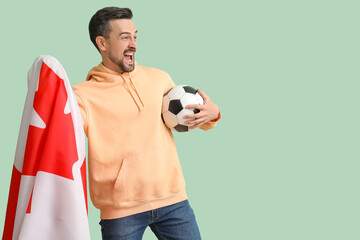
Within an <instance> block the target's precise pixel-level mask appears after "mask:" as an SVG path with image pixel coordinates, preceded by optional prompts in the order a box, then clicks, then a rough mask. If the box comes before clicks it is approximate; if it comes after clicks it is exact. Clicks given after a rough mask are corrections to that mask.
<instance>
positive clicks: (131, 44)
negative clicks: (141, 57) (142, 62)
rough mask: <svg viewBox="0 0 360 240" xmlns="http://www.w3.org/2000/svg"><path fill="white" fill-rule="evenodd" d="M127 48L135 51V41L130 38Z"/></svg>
mask: <svg viewBox="0 0 360 240" xmlns="http://www.w3.org/2000/svg"><path fill="white" fill-rule="evenodd" d="M129 47H130V48H134V49H137V44H136V39H134V38H131V40H130V42H129Z"/></svg>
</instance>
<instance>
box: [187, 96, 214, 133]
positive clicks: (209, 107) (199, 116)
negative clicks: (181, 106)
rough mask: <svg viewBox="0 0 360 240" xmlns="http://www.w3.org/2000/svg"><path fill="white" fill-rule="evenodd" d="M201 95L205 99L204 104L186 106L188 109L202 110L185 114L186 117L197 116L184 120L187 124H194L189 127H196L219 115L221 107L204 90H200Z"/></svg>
mask: <svg viewBox="0 0 360 240" xmlns="http://www.w3.org/2000/svg"><path fill="white" fill-rule="evenodd" d="M198 93H199V94H200V96H201V97H202V98H203V99H204V105H200V104H189V105H187V106H186V108H187V109H199V110H200V112H198V113H196V114H191V115H185V116H184V118H185V119H188V118H195V119H193V120H190V121H186V122H184V123H185V124H189V125H193V124H195V125H194V126H191V127H189V128H190V129H194V128H197V127H200V126H201V125H203V124H205V123H208V122H210V121H211V120H214V119H216V118H217V117H218V116H219V113H220V110H219V108H218V107H217V106H216V105H215V104H214V103H213V102H212V101H211V99H210V98H209V97H208V96H207V95H206V94H205V93H204V92H202V91H200V90H198Z"/></svg>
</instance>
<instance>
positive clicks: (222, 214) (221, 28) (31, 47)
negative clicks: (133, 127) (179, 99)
mask: <svg viewBox="0 0 360 240" xmlns="http://www.w3.org/2000/svg"><path fill="white" fill-rule="evenodd" d="M105 6H119V7H130V8H131V9H132V10H133V12H134V18H133V21H134V22H135V24H136V27H137V29H138V31H139V34H138V51H137V53H136V61H137V62H138V64H140V65H144V66H150V67H156V68H159V69H162V70H165V71H167V72H168V73H169V74H170V75H171V76H172V78H173V80H174V81H175V83H176V84H189V85H192V86H194V87H196V88H199V89H202V90H203V91H204V92H205V93H207V95H209V96H210V97H211V99H212V100H213V101H214V102H215V103H216V104H217V105H218V106H219V107H220V108H221V113H222V116H223V117H222V120H221V121H220V122H219V124H218V126H217V127H216V128H215V129H213V130H210V131H207V132H204V131H202V130H196V131H194V132H191V133H185V134H175V138H176V141H177V148H178V153H179V156H180V159H181V164H182V168H183V171H184V175H185V178H186V181H187V192H188V195H189V199H190V203H191V205H192V207H193V209H194V211H195V213H196V217H197V221H198V224H199V227H200V230H201V233H202V237H203V239H205V240H219V239H221V240H222V239H239V240H240V239H244V240H264V239H266V240H305V239H306V240H358V239H360V229H359V225H360V208H359V204H360V194H359V180H360V179H359V170H360V164H359V160H360V158H359V155H360V154H359V144H360V138H359V136H360V128H359V122H360V114H359V100H360V99H359V87H360V84H359V63H360V61H359V56H360V51H359V50H360V49H359V43H360V34H359V22H360V14H359V7H360V4H359V2H358V1H350V0H342V1H331V0H328V1H320V0H311V1H310V0H302V1H290V0H287V1H285V0H283V1H280V0H274V1H267V0H254V1H241V0H238V1H235V0H222V1H191V0H185V1H184V0H183V1H169V0H168V1H111V0H108V1H94V0H91V1H70V0H63V1H48V0H47V1H45V0H44V1H35V0H34V1H6V2H4V1H1V3H0V24H1V25H0V26H1V28H0V29H1V37H0V43H1V44H0V46H1V57H0V61H1V62H0V63H1V64H0V66H1V85H0V86H1V94H0V100H1V101H0V102H1V111H2V114H1V119H0V121H1V125H0V127H1V137H0V141H1V142H0V154H1V156H0V157H1V163H0V180H1V186H0V193H1V194H0V229H1V230H0V231H2V229H3V223H4V219H5V211H6V203H7V197H8V191H9V185H10V179H11V171H12V165H13V159H14V155H15V148H16V143H17V136H18V132H19V127H20V121H21V116H22V111H23V106H24V101H25V96H26V92H27V86H26V77H27V71H28V69H29V68H30V66H31V64H32V62H33V61H34V60H35V58H36V57H37V56H38V55H43V54H46V55H52V56H54V57H56V58H57V59H58V60H59V61H60V62H61V63H62V65H63V66H64V68H65V69H66V72H67V74H68V76H69V79H70V82H71V84H72V85H75V84H76V83H78V82H81V81H84V79H85V77H86V74H87V72H88V71H89V70H90V68H91V67H93V66H95V65H97V64H98V63H99V62H100V56H99V54H98V52H97V51H96V49H95V48H94V47H93V46H92V43H91V42H90V40H89V37H88V32H87V25H88V21H89V19H90V18H91V16H92V15H93V14H94V13H95V12H96V11H97V10H98V9H100V8H102V7H105ZM98 222H99V213H98V211H97V210H96V209H94V208H93V206H92V204H91V202H89V224H90V228H91V236H92V239H95V240H97V239H101V237H100V227H99V225H98ZM144 239H150V240H151V239H155V237H154V236H153V234H152V232H151V231H150V230H149V229H148V230H147V231H146V233H145V235H144Z"/></svg>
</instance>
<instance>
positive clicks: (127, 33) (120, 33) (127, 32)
mask: <svg viewBox="0 0 360 240" xmlns="http://www.w3.org/2000/svg"><path fill="white" fill-rule="evenodd" d="M137 32H138V31H137V30H136V31H135V33H137ZM123 34H131V33H130V32H122V33H120V35H119V36H121V35H123Z"/></svg>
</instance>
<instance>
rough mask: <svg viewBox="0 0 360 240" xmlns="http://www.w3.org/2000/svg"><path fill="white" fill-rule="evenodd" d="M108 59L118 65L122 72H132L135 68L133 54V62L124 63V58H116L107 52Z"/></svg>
mask: <svg viewBox="0 0 360 240" xmlns="http://www.w3.org/2000/svg"><path fill="white" fill-rule="evenodd" d="M109 59H110V61H111V62H112V63H114V64H115V65H116V66H118V67H119V68H120V69H121V71H123V72H132V71H134V69H135V64H134V63H135V56H133V64H130V65H126V64H125V63H124V59H121V60H117V59H116V58H115V57H114V56H113V55H112V54H111V53H109Z"/></svg>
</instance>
